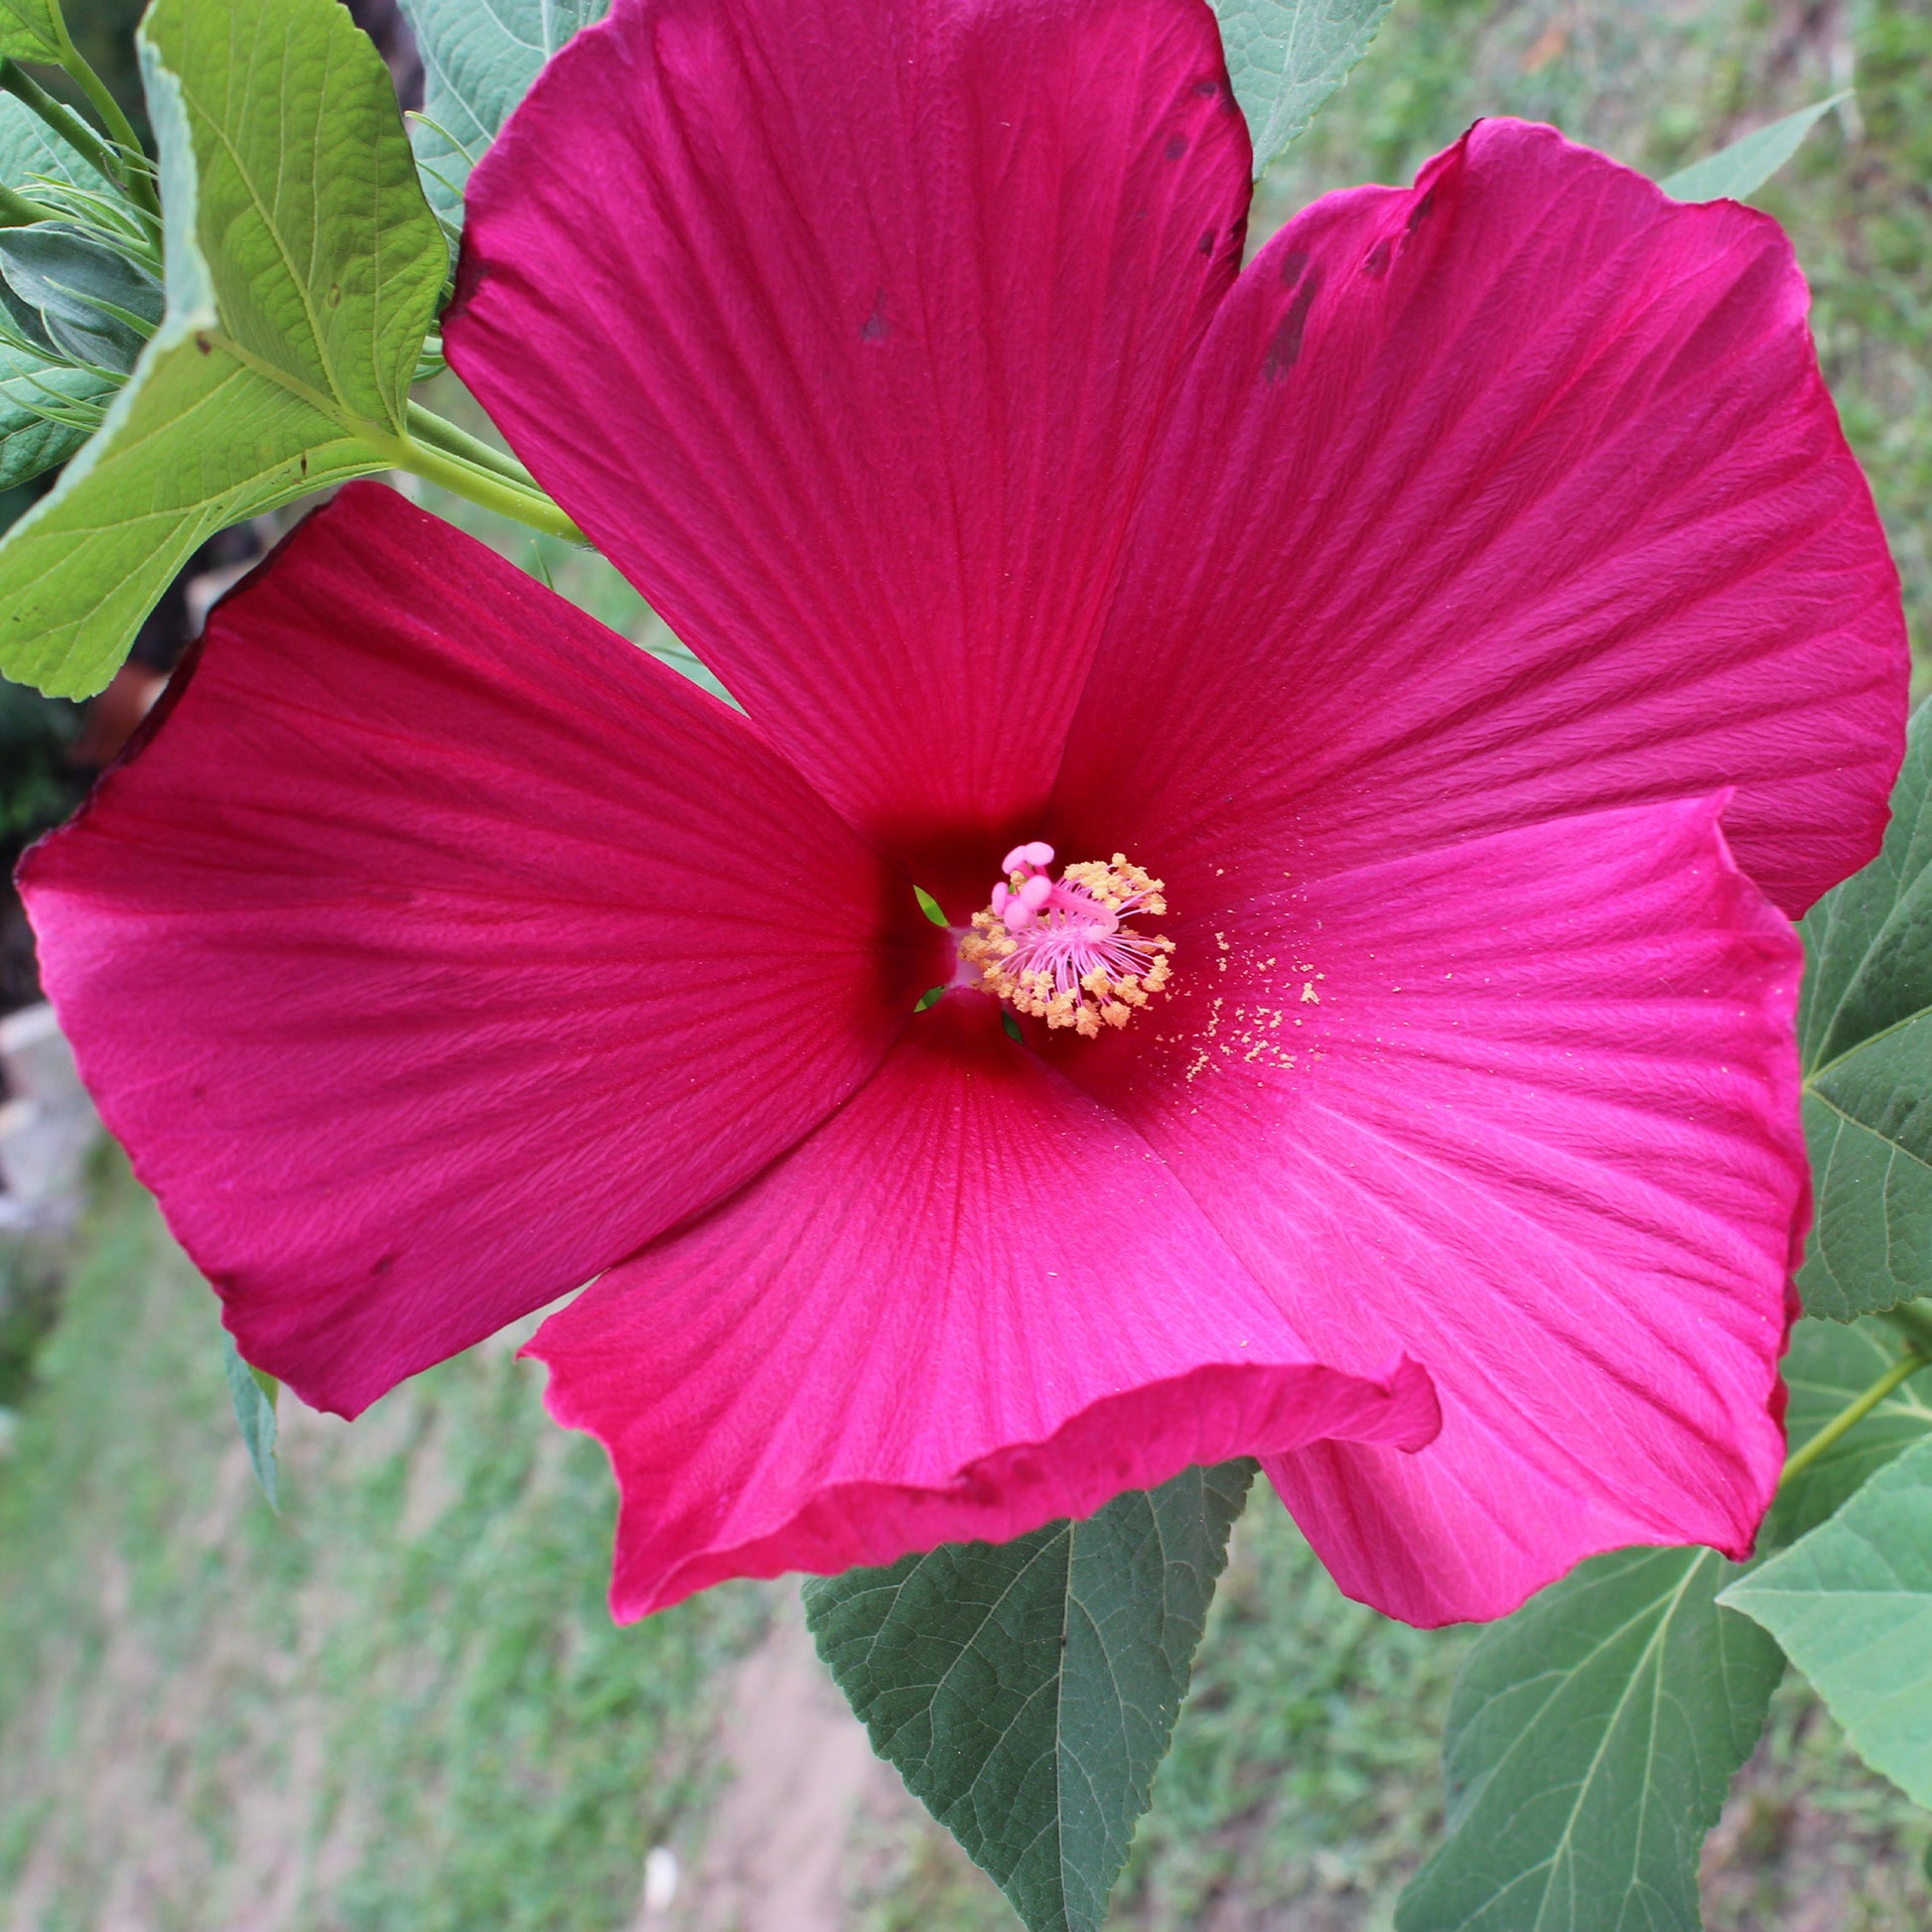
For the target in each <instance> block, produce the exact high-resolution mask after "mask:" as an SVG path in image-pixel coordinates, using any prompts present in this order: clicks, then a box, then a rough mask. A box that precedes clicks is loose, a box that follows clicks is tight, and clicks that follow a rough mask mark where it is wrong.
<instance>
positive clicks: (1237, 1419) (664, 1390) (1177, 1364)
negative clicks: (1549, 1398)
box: [529, 994, 1437, 1617]
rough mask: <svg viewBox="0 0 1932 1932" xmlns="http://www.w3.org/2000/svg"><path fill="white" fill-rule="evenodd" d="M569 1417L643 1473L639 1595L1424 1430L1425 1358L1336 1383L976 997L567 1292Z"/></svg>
mask: <svg viewBox="0 0 1932 1932" xmlns="http://www.w3.org/2000/svg"><path fill="white" fill-rule="evenodd" d="M529 1352H530V1353H532V1354H535V1355H537V1356H539V1357H541V1358H542V1359H543V1360H544V1361H546V1362H548V1363H549V1364H550V1368H551V1371H552V1381H551V1387H550V1395H549V1403H550V1410H551V1413H552V1414H553V1415H554V1416H555V1417H556V1418H557V1420H558V1421H559V1422H562V1423H566V1424H569V1425H571V1426H573V1427H577V1428H582V1429H588V1430H590V1431H591V1432H592V1433H593V1434H594V1435H596V1436H597V1437H598V1438H599V1439H600V1440H601V1441H602V1442H603V1443H604V1445H605V1447H606V1448H607V1449H609V1450H610V1453H611V1458H612V1461H613V1463H614V1464H615V1465H616V1469H617V1474H618V1481H619V1484H620V1486H621V1491H622V1497H623V1501H622V1509H621V1515H620V1518H619V1527H618V1559H617V1575H616V1579H615V1582H614V1584H613V1586H612V1606H613V1608H614V1609H615V1611H616V1612H617V1614H618V1615H619V1616H621V1617H632V1616H641V1615H643V1614H644V1613H646V1612H647V1611H649V1610H653V1609H657V1608H660V1607H662V1606H663V1605H664V1604H666V1603H672V1602H675V1601H676V1600H677V1599H678V1598H679V1597H681V1596H684V1595H687V1594H689V1592H691V1591H692V1590H695V1589H701V1588H703V1587H704V1586H706V1585H707V1584H712V1583H716V1582H718V1581H719V1580H720V1579H722V1578H726V1577H745V1576H752V1577H769V1576H775V1575H777V1574H778V1573H779V1572H781V1571H785V1570H816V1571H827V1572H830V1571H838V1570H844V1569H848V1568H850V1567H851V1566H853V1565H855V1564H878V1563H887V1562H890V1561H892V1560H893V1559H895V1558H897V1557H899V1556H902V1555H904V1554H905V1553H906V1552H907V1551H910V1550H921V1549H929V1548H931V1547H933V1546H934V1545H936V1544H939V1543H942V1542H946V1541H949V1540H954V1539H959V1538H969V1537H982V1538H987V1539H990V1540H993V1541H1003V1540H1005V1539H1008V1538H1011V1537H1015V1536H1019V1535H1022V1534H1024V1533H1025V1532H1026V1531H1028V1530H1031V1529H1035V1528H1037V1527H1038V1526H1039V1525H1040V1524H1041V1523H1045V1522H1050V1521H1052V1520H1053V1519H1054V1518H1055V1517H1060V1516H1069V1515H1070V1516H1081V1515H1086V1514H1089V1513H1091V1512H1092V1511H1093V1510H1094V1509H1096V1508H1098V1507H1099V1506H1100V1505H1101V1504H1102V1503H1104V1502H1105V1501H1107V1500H1108V1498H1110V1497H1111V1496H1114V1495H1116V1494H1118V1493H1119V1492H1120V1491H1121V1490H1123V1489H1129V1488H1136V1487H1143V1486H1146V1485H1148V1484H1152V1483H1157V1482H1161V1481H1164V1480H1166V1478H1168V1477H1169V1476H1171V1475H1173V1474H1175V1473H1177V1472H1178V1471H1179V1470H1181V1469H1183V1468H1186V1467H1188V1466H1189V1465H1190V1464H1193V1463H1196V1462H1214V1461H1219V1460H1221V1459H1223V1458H1225V1457H1227V1456H1231V1455H1239V1454H1246V1453H1268V1452H1270V1451H1274V1452H1279V1451H1282V1450H1286V1449H1293V1448H1298V1447H1300V1446H1301V1445H1303V1444H1307V1443H1311V1442H1314V1441H1319V1440H1324V1439H1327V1438H1342V1439H1345V1440H1347V1441H1350V1442H1356V1443H1364V1442H1368V1443H1381V1444H1387V1445H1391V1446H1392V1447H1391V1449H1390V1452H1391V1453H1395V1452H1397V1451H1398V1450H1400V1449H1414V1448H1416V1447H1417V1446H1418V1445H1420V1444H1422V1443H1424V1442H1427V1441H1428V1440H1429V1438H1430V1437H1431V1436H1432V1435H1433V1434H1434V1432H1435V1429H1436V1425H1437V1414H1436V1405H1435V1399H1434V1396H1433V1394H1432V1393H1431V1390H1430V1387H1429V1381H1428V1377H1427V1376H1425V1375H1423V1374H1422V1373H1421V1372H1420V1371H1419V1370H1418V1369H1417V1368H1416V1367H1415V1365H1414V1363H1412V1362H1404V1361H1401V1360H1400V1359H1398V1357H1397V1356H1396V1354H1395V1352H1394V1351H1393V1350H1385V1351H1384V1353H1383V1355H1382V1357H1381V1359H1380V1360H1379V1361H1377V1362H1375V1363H1374V1364H1373V1365H1372V1366H1366V1367H1364V1368H1363V1369H1362V1370H1361V1372H1360V1374H1359V1375H1344V1374H1338V1373H1337V1372H1336V1371H1335V1370H1334V1369H1333V1368H1331V1367H1328V1366H1326V1365H1324V1364H1323V1363H1322V1362H1321V1361H1320V1360H1319V1359H1318V1357H1317V1356H1315V1355H1314V1354H1313V1353H1311V1350H1310V1349H1309V1348H1308V1347H1307V1345H1306V1344H1305V1343H1304V1342H1303V1341H1302V1340H1301V1339H1300V1337H1299V1336H1298V1335H1297V1334H1296V1332H1295V1330H1294V1328H1293V1327H1291V1325H1290V1324H1289V1322H1288V1321H1287V1320H1286V1319H1285V1318H1284V1316H1283V1315H1282V1313H1281V1312H1280V1311H1279V1310H1278V1309H1277V1308H1276V1307H1275V1305H1274V1304H1273V1303H1272V1302H1271V1301H1270V1300H1269V1298H1268V1297H1267V1296H1266V1295H1265V1294H1264V1293H1263V1292H1262V1291H1261V1290H1260V1289H1259V1288H1258V1287H1257V1286H1256V1284H1255V1282H1254V1280H1253V1279H1252V1277H1250V1276H1249V1275H1248V1273H1247V1272H1246V1271H1245V1270H1244V1269H1243V1268H1242V1267H1241V1266H1240V1264H1239V1263H1238V1262H1236V1261H1235V1260H1234V1259H1233V1257H1232V1256H1231V1255H1230V1254H1229V1253H1228V1250H1227V1249H1226V1247H1225V1246H1223V1244H1222V1243H1221V1241H1220V1240H1219V1239H1218V1238H1217V1237H1216V1235H1215V1234H1214V1232H1213V1230H1212V1229H1211V1228H1210V1227H1209V1226H1208V1225H1207V1223H1206V1221H1205V1220H1203V1218H1202V1217H1201V1215H1200V1213H1199V1211H1198V1210H1197V1209H1196V1208H1194V1207H1193V1205H1192V1204H1191V1203H1190V1202H1189V1201H1188V1199H1187V1197H1186V1195H1185V1194H1183V1193H1182V1192H1181V1191H1180V1189H1179V1188H1178V1187H1176V1186H1175V1185H1174V1183H1173V1179H1172V1178H1171V1177H1170V1176H1169V1175H1168V1173H1166V1171H1165V1170H1164V1169H1163V1168H1162V1166H1161V1164H1160V1163H1159V1162H1158V1161H1157V1160H1155V1159H1154V1158H1153V1156H1152V1155H1151V1154H1150V1152H1149V1150H1148V1148H1147V1147H1146V1145H1145V1144H1144V1143H1143V1142H1142V1141H1141V1140H1140V1138H1139V1136H1137V1135H1135V1134H1134V1133H1132V1132H1131V1131H1129V1130H1127V1129H1125V1128H1123V1127H1122V1125H1121V1124H1120V1123H1119V1122H1118V1121H1117V1120H1114V1119H1112V1118H1110V1117H1109V1116H1108V1115H1107V1114H1106V1112H1105V1111H1104V1110H1103V1109H1101V1108H1099V1107H1097V1106H1095V1105H1094V1103H1093V1102H1092V1101H1091V1100H1088V1099H1086V1098H1085V1097H1084V1096H1082V1095H1081V1094H1079V1093H1078V1092H1077V1091H1076V1090H1075V1089H1073V1088H1072V1087H1071V1086H1069V1085H1068V1084H1067V1083H1066V1082H1065V1081H1064V1080H1063V1079H1061V1078H1060V1077H1059V1076H1058V1075H1057V1074H1055V1073H1053V1072H1052V1071H1050V1070H1049V1069H1048V1068H1046V1067H1044V1066H1042V1065H1041V1064H1040V1062H1039V1061H1038V1060H1037V1059H1036V1058H1035V1056H1034V1055H1032V1054H1031V1053H1029V1052H1027V1051H1025V1050H1024V1049H1023V1048H1021V1047H1018V1046H1015V1045H1013V1044H1012V1043H1011V1042H1009V1041H1008V1040H1007V1039H1006V1038H1005V1036H1004V1035H1002V1034H1001V1032H1000V1030H999V1023H998V1019H997V1010H996V1009H995V1008H994V1006H993V1004H992V1002H991V1001H989V1000H986V999H984V998H982V997H981V996H980V995H978V994H956V995H954V996H953V997H952V998H950V999H948V1000H946V1001H944V1002H943V1003H942V1004H941V1005H940V1006H938V1007H937V1008H935V1009H934V1010H933V1011H932V1012H931V1013H930V1014H929V1015H926V1016H923V1017H922V1018H921V1019H920V1020H917V1021H915V1022H914V1023H913V1024H912V1026H911V1027H910V1028H909V1029H908V1030H907V1033H906V1034H905V1035H904V1037H903V1038H902V1039H901V1040H900V1042H899V1044H898V1045H897V1048H896V1049H895V1051H894V1052H893V1054H892V1055H891V1056H890V1057H889V1058H888V1060H887V1061H886V1063H885V1065H884V1066H883V1067H882V1068H881V1069H880V1071H879V1073H878V1074H877V1075H876V1076H875V1077H874V1079H873V1080H872V1082H871V1084H870V1085H868V1086H867V1087H866V1088H865V1089H864V1091H863V1092H861V1093H860V1094H859V1095H858V1096H857V1098H855V1099H854V1100H853V1101H851V1102H850V1103H849V1104H848V1105H847V1106H846V1107H845V1108H844V1109H843V1110H842V1111H841V1112H839V1113H838V1114H837V1115H835V1116H834V1117H833V1118H832V1120H831V1121H829V1122H828V1123H827V1124H826V1125H825V1126H824V1127H822V1128H820V1129H819V1131H818V1133H817V1134H816V1135H814V1136H813V1137H812V1139H810V1140H809V1141H807V1142H805V1143H804V1145H803V1146H801V1147H800V1148H798V1149H797V1150H796V1151H795V1152H794V1153H792V1154H791V1155H790V1156H789V1157H788V1158H787V1159H786V1160H784V1161H783V1162H781V1163H779V1164H778V1165H777V1166H775V1167H773V1168H772V1169H770V1170H769V1171H768V1172H767V1173H764V1174H763V1175H761V1176H760V1177H759V1179H758V1180H757V1181H755V1182H754V1183H753V1185H752V1186H751V1187H750V1188H749V1189H748V1190H747V1191H746V1192H745V1193H743V1194H741V1195H740V1196H739V1197H738V1198H736V1199H735V1200H732V1201H729V1202H727V1203H726V1204H725V1205H723V1206H722V1207H720V1208H718V1209H716V1210H715V1211H714V1212H713V1213H712V1214H711V1216H710V1217H709V1218H708V1219H706V1220H704V1221H702V1222H700V1223H699V1224H698V1225H697V1226H695V1227H694V1228H692V1229H691V1230H690V1231H688V1232H686V1233H684V1234H681V1235H677V1236H673V1237H669V1238H667V1239H666V1240H665V1241H664V1242H662V1243H661V1244H659V1245H658V1246H656V1247H654V1248H652V1249H651V1250H650V1251H649V1252H648V1253H647V1254H644V1255H642V1256H639V1257H638V1258H637V1259H636V1260H634V1261H631V1262H628V1263H626V1264H625V1265H624V1266H623V1267H621V1268H619V1269H615V1270H613V1271H612V1273H611V1274H610V1275H608V1276H606V1277H605V1278H604V1280H602V1281H601V1282H599V1283H598V1284H597V1285H596V1286H595V1287H593V1288H592V1289H590V1290H589V1291H588V1292H587V1293H586V1294H585V1295H583V1296H582V1297H580V1298H579V1299H578V1300H577V1301H576V1302H575V1303H573V1304H572V1305H571V1307H570V1308H569V1309H567V1310H565V1311H563V1312H561V1313H559V1314H556V1315H553V1316H552V1317H551V1318H550V1320H549V1321H548V1322H546V1323H545V1324H544V1327H543V1328H542V1330H541V1331H540V1332H539V1334H538V1335H537V1338H536V1340H535V1341H534V1342H532V1343H531V1344H530V1348H529Z"/></svg>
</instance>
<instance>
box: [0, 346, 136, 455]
mask: <svg viewBox="0 0 1932 1932" xmlns="http://www.w3.org/2000/svg"><path fill="white" fill-rule="evenodd" d="M115 387H116V384H115V383H114V381H113V379H112V378H111V377H109V376H104V375H96V374H95V373H94V372H93V371H92V370H90V369H70V368H67V367H65V366H64V365H62V364H61V363H58V362H47V361H44V360H42V359H41V358H40V357H39V356H37V355H30V354H28V353H27V352H26V351H25V350H24V349H17V348H12V347H10V346H8V345H6V344H5V343H0V489H11V488H12V487H13V486H14V484H15V483H25V482H26V481H27V480H28V478H30V477H38V476H39V475H40V474H41V472H42V471H43V470H52V469H53V468H54V466H55V465H56V464H58V463H65V462H66V461H67V460H68V458H69V457H70V456H71V455H72V454H73V453H74V451H75V450H77V449H79V447H80V446H81V444H83V443H84V442H86V440H87V436H88V432H87V430H86V429H84V428H75V427H73V426H71V425H69V424H68V423H63V422H53V421H50V420H49V418H48V415H47V412H48V411H49V410H53V411H55V412H57V413H59V412H62V411H65V410H66V409H68V408H70V407H72V406H74V405H79V406H81V407H83V408H84V407H85V406H86V405H88V404H98V403H100V402H102V401H104V400H105V398H107V397H108V396H111V395H112V394H113V393H114V390H115Z"/></svg>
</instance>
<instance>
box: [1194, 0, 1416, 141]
mask: <svg viewBox="0 0 1932 1932" xmlns="http://www.w3.org/2000/svg"><path fill="white" fill-rule="evenodd" d="M1391 4H1392V0H1214V11H1215V13H1216V14H1218V15H1219V16H1220V21H1221V47H1222V51H1223V52H1224V53H1225V54H1226V56H1227V64H1228V78H1229V79H1230V80H1231V81H1232V82H1233V83H1234V97H1235V99H1237V100H1238V101H1239V102H1240V103H1241V111H1242V113H1244V114H1245V115H1246V116H1247V117H1248V134H1249V137H1250V139H1251V140H1252V141H1253V142H1254V150H1255V176H1256V178H1257V179H1259V178H1260V176H1261V175H1262V174H1263V173H1264V172H1265V171H1266V169H1267V168H1268V166H1269V164H1270V163H1271V162H1273V161H1275V160H1277V159H1278V158H1279V157H1280V156H1281V154H1282V152H1283V151H1284V150H1285V149H1286V148H1287V147H1288V145H1289V143H1290V142H1292V141H1293V140H1294V139H1295V137H1296V136H1297V135H1298V134H1300V133H1301V132H1302V130H1303V129H1304V128H1305V127H1307V126H1308V124H1309V123H1310V122H1311V120H1313V119H1314V116H1315V113H1316V111H1317V110H1318V109H1319V107H1320V106H1321V103H1322V102H1323V101H1324V100H1326V99H1327V98H1328V96H1329V95H1330V94H1331V93H1333V92H1334V90H1335V89H1336V88H1337V87H1339V86H1340V85H1341V83H1342V82H1343V81H1344V80H1345V79H1347V78H1348V70H1349V69H1351V68H1352V67H1353V66H1354V65H1355V63H1356V62H1357V61H1359V60H1360V59H1361V58H1362V56H1363V55H1364V54H1366V53H1367V52H1368V48H1369V43H1370V42H1371V41H1372V40H1374V38H1375V35H1376V31H1377V29H1378V28H1380V26H1381V25H1382V22H1383V19H1384V18H1385V17H1386V15H1387V14H1388V11H1389V8H1390V5H1391Z"/></svg>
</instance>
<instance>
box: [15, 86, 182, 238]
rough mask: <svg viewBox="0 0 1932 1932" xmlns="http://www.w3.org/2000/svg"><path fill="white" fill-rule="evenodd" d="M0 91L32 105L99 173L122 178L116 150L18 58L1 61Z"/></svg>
mask: <svg viewBox="0 0 1932 1932" xmlns="http://www.w3.org/2000/svg"><path fill="white" fill-rule="evenodd" d="M0 92H5V93H10V94H12V95H13V97H14V98H15V99H16V100H18V101H20V102H21V103H22V104H23V105H25V106H27V107H30V108H31V109H32V110H33V111H34V112H35V113H36V114H38V115H39V116H40V117H41V119H42V120H44V121H45V122H46V123H47V125H48V126H49V127H51V128H52V129H53V130H54V132H55V133H56V134H57V135H59V136H60V138H61V139H62V140H63V141H65V142H66V143H67V144H68V146H69V147H70V148H71V149H72V150H73V151H74V153H75V154H77V155H79V156H80V158H81V159H82V160H83V161H85V162H86V163H87V165H88V166H89V167H90V168H92V169H93V170H94V172H95V173H96V174H100V175H105V176H106V177H107V179H108V180H109V181H119V180H120V179H121V166H120V161H119V157H118V156H116V154H115V153H114V150H113V149H112V148H110V147H109V146H108V145H107V143H106V142H105V141H103V140H102V139H101V138H100V136H99V135H98V134H96V133H95V132H94V131H93V129H92V128H90V127H89V126H88V125H87V123H86V122H85V121H83V120H82V119H81V118H80V116H79V115H78V114H76V113H75V112H74V111H73V109H72V108H71V107H69V106H67V105H65V104H64V103H63V102H61V101H58V100H56V99H55V98H54V96H53V95H52V94H50V93H49V92H48V91H47V89H46V88H45V87H43V86H42V85H41V83H40V82H39V81H38V80H36V79H34V78H33V76H32V75H31V74H29V73H28V72H27V70H26V69H24V68H23V67H22V66H21V65H20V63H19V62H18V61H0ZM137 152H138V150H137ZM150 192H152V188H151V185H150ZM149 212H150V213H152V212H153V209H150V210H149Z"/></svg>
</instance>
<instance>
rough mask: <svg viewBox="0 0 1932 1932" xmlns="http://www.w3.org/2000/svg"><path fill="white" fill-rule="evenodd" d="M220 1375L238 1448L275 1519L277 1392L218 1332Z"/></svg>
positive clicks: (277, 1510) (223, 1332)
mask: <svg viewBox="0 0 1932 1932" xmlns="http://www.w3.org/2000/svg"><path fill="white" fill-rule="evenodd" d="M221 1372H222V1373H223V1374H224V1375H225V1376H226V1377H227V1378H228V1400H229V1401H230V1402H232V1403H233V1404H234V1419H235V1422H236V1424H237V1425H238V1426H239V1428H240V1430H241V1445H242V1448H244V1449H246V1450H247V1451H248V1461H249V1463H250V1465H251V1466H252V1467H253V1469H254V1471H255V1480H256V1481H257V1482H259V1483H260V1484H261V1486H262V1494H263V1495H264V1496H266V1497H267V1498H268V1506H269V1508H270V1509H272V1510H274V1512H275V1513H276V1514H277V1515H278V1516H279V1515H280V1514H281V1513H282V1504H281V1501H280V1498H279V1497H278V1496H277V1494H276V1476H277V1473H278V1471H277V1468H276V1462H275V1398H276V1395H277V1394H278V1393H279V1391H278V1389H277V1387H276V1384H275V1382H274V1380H273V1378H272V1377H269V1376H265V1375H263V1374H262V1373H261V1372H260V1371H259V1370H257V1369H252V1368H250V1367H249V1366H248V1364H247V1363H246V1362H244V1361H243V1360H242V1359H241V1355H240V1353H239V1351H238V1350H237V1349H236V1347H235V1345H234V1337H233V1336H232V1335H231V1334H229V1333H228V1331H227V1329H225V1328H223V1329H222V1330H221Z"/></svg>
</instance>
